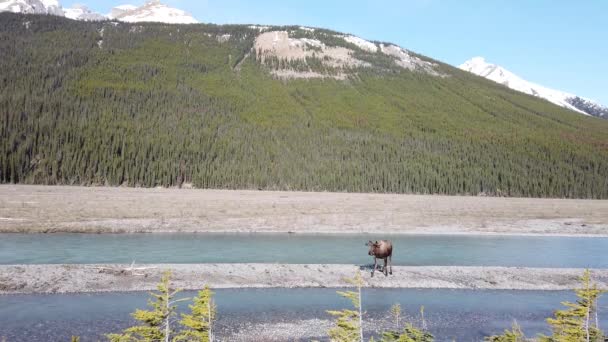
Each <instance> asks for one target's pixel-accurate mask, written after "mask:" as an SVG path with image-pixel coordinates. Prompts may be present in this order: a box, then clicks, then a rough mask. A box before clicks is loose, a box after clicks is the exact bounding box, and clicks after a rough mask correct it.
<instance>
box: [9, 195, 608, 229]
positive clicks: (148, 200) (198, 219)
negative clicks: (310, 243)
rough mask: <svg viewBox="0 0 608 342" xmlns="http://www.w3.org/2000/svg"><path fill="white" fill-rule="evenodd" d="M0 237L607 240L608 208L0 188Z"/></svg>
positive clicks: (600, 203) (561, 202)
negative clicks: (180, 235)
mask: <svg viewBox="0 0 608 342" xmlns="http://www.w3.org/2000/svg"><path fill="white" fill-rule="evenodd" d="M0 232H4V233H9V232H11V233H55V232H75V233H161V232H162V233H176V232H192V233H194V232H223V233H296V234H298V233H332V234H341V233H351V234H352V233H375V234H376V233H386V234H481V235H556V236H557V235H559V236H592V237H596V236H604V237H606V236H608V200H566V199H535V198H496V197H472V196H469V197H467V196H427V195H392V194H350V193H313V192H272V191H242V190H234V191H232V190H196V189H142V188H109V187H70V186H28V185H0Z"/></svg>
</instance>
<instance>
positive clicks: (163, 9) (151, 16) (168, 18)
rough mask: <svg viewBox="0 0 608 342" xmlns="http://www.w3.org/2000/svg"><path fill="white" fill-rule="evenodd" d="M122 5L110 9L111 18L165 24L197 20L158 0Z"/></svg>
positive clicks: (192, 22) (194, 21)
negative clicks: (136, 5) (134, 4)
mask: <svg viewBox="0 0 608 342" xmlns="http://www.w3.org/2000/svg"><path fill="white" fill-rule="evenodd" d="M133 7H134V6H133V5H122V6H118V7H115V8H114V9H112V13H111V15H112V18H113V19H117V20H120V21H124V22H130V23H137V22H161V23H167V24H196V23H198V20H196V19H195V18H194V17H192V16H191V15H190V14H188V13H187V12H185V11H182V10H180V9H177V8H172V7H169V6H167V5H164V4H162V3H161V2H160V1H158V0H151V1H148V2H146V3H145V4H144V5H143V6H141V7H135V8H133Z"/></svg>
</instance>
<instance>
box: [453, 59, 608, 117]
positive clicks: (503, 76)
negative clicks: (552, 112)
mask: <svg viewBox="0 0 608 342" xmlns="http://www.w3.org/2000/svg"><path fill="white" fill-rule="evenodd" d="M460 69H462V70H465V71H468V72H471V73H473V74H476V75H478V76H481V77H485V78H487V79H489V80H492V81H494V82H496V83H500V84H502V85H505V86H507V87H509V88H511V89H513V90H517V91H520V92H522V93H526V94H529V95H533V96H537V97H540V98H543V99H545V100H547V101H549V102H552V103H554V104H556V105H558V106H561V107H564V108H568V109H570V110H573V111H576V112H579V113H582V114H585V115H593V116H598V117H605V118H608V108H606V107H604V106H601V105H599V104H597V103H595V102H594V101H592V100H589V99H585V98H582V97H580V96H577V95H574V94H570V93H566V92H563V91H559V90H555V89H551V88H547V87H544V86H541V85H539V84H536V83H532V82H529V81H526V80H524V79H523V78H521V77H519V76H517V75H515V74H514V73H512V72H510V71H509V70H507V69H505V68H503V67H501V66H499V65H496V64H491V63H488V62H486V60H485V59H484V58H483V57H474V58H472V59H470V60H468V61H466V62H465V63H463V64H462V65H460Z"/></svg>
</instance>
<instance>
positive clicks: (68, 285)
mask: <svg viewBox="0 0 608 342" xmlns="http://www.w3.org/2000/svg"><path fill="white" fill-rule="evenodd" d="M360 269H362V270H363V271H362V274H363V278H364V281H365V286H366V287H378V288H446V289H504V290H569V289H573V288H575V287H577V286H578V284H579V281H578V277H579V276H580V275H581V274H582V272H583V270H581V269H561V268H560V269H552V268H511V267H460V266H451V267H446V266H432V267H428V266H425V267H413V266H395V267H394V269H393V275H389V276H388V277H385V276H384V275H383V274H381V273H379V272H377V273H376V275H375V277H373V278H371V277H370V272H369V268H368V267H367V266H366V267H360V266H354V265H317V264H314V265H294V264H175V265H170V264H159V265H143V266H139V265H136V266H134V267H132V266H131V265H5V266H0V294H18V293H21V294H31V293H81V292H117V291H147V290H153V289H155V287H156V284H157V283H158V281H159V279H160V275H161V274H162V273H163V272H164V271H165V270H171V271H172V272H173V284H174V286H175V287H177V288H183V289H186V290H188V289H191V290H195V289H200V288H202V287H203V286H204V285H209V286H211V287H213V288H270V287H283V288H302V287H344V286H347V285H348V283H347V282H346V281H345V280H344V279H345V278H348V277H352V276H354V275H355V273H356V272H357V270H360ZM593 280H594V281H595V282H597V283H598V284H599V285H600V286H601V287H603V288H606V289H608V270H606V269H603V270H593Z"/></svg>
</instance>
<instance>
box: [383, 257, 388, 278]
mask: <svg viewBox="0 0 608 342" xmlns="http://www.w3.org/2000/svg"><path fill="white" fill-rule="evenodd" d="M387 263H388V257H386V258H384V269H383V271H384V275H385V276H387V277H388V267H387V266H386V265H387Z"/></svg>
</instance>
